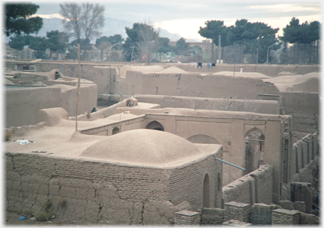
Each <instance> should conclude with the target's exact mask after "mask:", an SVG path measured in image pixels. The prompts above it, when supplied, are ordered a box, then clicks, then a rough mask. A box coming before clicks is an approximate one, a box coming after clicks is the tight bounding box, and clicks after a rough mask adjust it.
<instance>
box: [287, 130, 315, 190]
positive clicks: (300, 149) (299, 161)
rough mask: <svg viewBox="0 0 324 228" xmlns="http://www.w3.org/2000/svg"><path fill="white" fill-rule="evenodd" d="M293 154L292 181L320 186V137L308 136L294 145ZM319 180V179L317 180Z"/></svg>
mask: <svg viewBox="0 0 324 228" xmlns="http://www.w3.org/2000/svg"><path fill="white" fill-rule="evenodd" d="M291 151H292V153H291V162H290V163H291V166H290V167H291V169H290V176H291V180H292V181H297V182H298V181H302V182H310V183H312V185H313V186H314V187H316V186H317V185H318V183H316V181H318V177H316V175H318V166H319V157H318V155H319V151H318V135H317V133H314V134H308V135H306V136H305V137H303V138H302V139H300V140H299V141H298V142H296V143H294V145H293V148H292V150H291ZM316 178H317V179H316Z"/></svg>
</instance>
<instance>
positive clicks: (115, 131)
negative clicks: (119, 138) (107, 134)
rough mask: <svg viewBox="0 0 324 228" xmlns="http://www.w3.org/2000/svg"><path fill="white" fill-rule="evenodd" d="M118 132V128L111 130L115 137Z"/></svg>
mask: <svg viewBox="0 0 324 228" xmlns="http://www.w3.org/2000/svg"><path fill="white" fill-rule="evenodd" d="M119 132H120V128H119V127H115V128H114V129H113V130H112V134H113V135H115V134H117V133H119Z"/></svg>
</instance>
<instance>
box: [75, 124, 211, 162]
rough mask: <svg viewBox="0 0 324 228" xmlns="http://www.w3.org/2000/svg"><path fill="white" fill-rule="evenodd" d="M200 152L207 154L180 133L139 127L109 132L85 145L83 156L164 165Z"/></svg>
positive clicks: (192, 156) (199, 154) (183, 160)
mask: <svg viewBox="0 0 324 228" xmlns="http://www.w3.org/2000/svg"><path fill="white" fill-rule="evenodd" d="M197 155H198V156H199V157H201V155H205V154H204V153H203V152H201V151H200V150H199V149H198V148H197V147H196V146H195V145H194V144H192V143H191V142H189V141H187V140H185V139H183V138H181V137H179V136H177V135H174V134H171V133H168V132H164V131H157V130H150V129H136V130H130V131H125V132H121V133H118V134H116V135H112V136H109V137H107V138H106V139H104V140H101V141H99V142H97V143H95V144H93V145H91V146H90V147H88V148H87V149H85V150H84V151H83V153H82V154H81V155H80V156H82V157H87V158H93V159H104V160H107V161H112V162H119V163H126V164H132V165H140V166H161V165H166V164H171V163H173V164H175V163H178V162H180V163H186V162H188V158H189V157H191V158H192V159H197ZM190 160H191V159H189V161H190Z"/></svg>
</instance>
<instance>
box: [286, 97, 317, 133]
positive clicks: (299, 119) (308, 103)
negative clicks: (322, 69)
mask: <svg viewBox="0 0 324 228" xmlns="http://www.w3.org/2000/svg"><path fill="white" fill-rule="evenodd" d="M319 102H320V100H319V97H318V93H305V92H285V93H282V105H283V107H284V109H285V114H286V115H291V116H292V117H293V125H292V126H293V130H294V131H301V132H309V133H313V132H315V131H317V130H318V129H319Z"/></svg>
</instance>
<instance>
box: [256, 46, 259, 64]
mask: <svg viewBox="0 0 324 228" xmlns="http://www.w3.org/2000/svg"><path fill="white" fill-rule="evenodd" d="M258 62H259V48H257V54H256V64H258Z"/></svg>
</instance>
